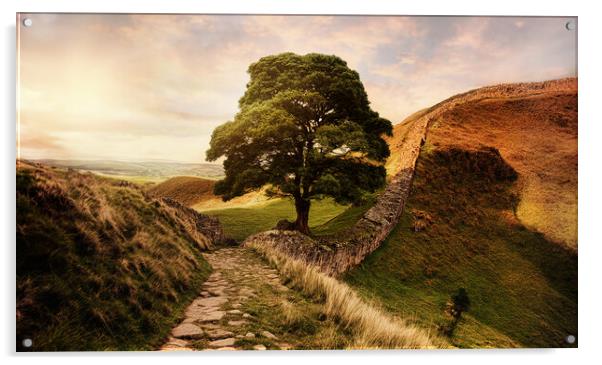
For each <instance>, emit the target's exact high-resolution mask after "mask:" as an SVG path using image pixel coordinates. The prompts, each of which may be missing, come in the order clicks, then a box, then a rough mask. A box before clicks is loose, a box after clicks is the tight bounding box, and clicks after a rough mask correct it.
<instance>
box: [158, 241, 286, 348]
mask: <svg viewBox="0 0 602 365" xmlns="http://www.w3.org/2000/svg"><path fill="white" fill-rule="evenodd" d="M203 255H204V257H205V258H206V259H207V261H208V262H209V263H210V264H211V266H212V267H213V269H214V271H213V272H212V273H211V275H210V276H209V278H208V279H207V281H206V282H205V283H204V284H203V286H202V289H201V290H202V291H201V293H200V296H199V297H198V298H196V299H195V300H194V301H193V302H192V303H191V304H190V306H189V307H188V308H187V309H186V312H185V318H184V320H183V321H182V322H181V323H180V324H179V325H177V326H176V327H175V328H173V329H172V331H171V335H170V337H169V338H168V340H167V342H166V343H165V344H164V345H163V346H162V347H161V350H162V351H193V350H222V351H224V350H237V349H241V347H240V346H239V344H241V343H242V344H245V343H246V345H247V346H246V348H248V349H251V348H252V349H255V350H266V349H268V347H269V348H272V349H289V348H291V345H290V344H287V343H283V342H279V339H278V337H277V336H276V335H274V334H272V333H270V332H269V331H266V330H262V329H261V328H260V323H259V324H258V323H257V321H256V320H257V319H256V318H255V317H254V316H253V315H251V314H250V313H247V312H245V307H246V304H247V303H248V302H250V301H252V300H253V299H258V293H259V292H261V293H263V294H262V296H263V295H264V293H266V292H267V293H268V294H270V295H272V296H273V295H276V296H277V295H278V294H279V293H282V294H285V293H286V292H287V291H288V290H289V288H288V287H286V286H285V285H283V284H281V282H280V277H279V275H278V271H277V270H276V269H273V268H271V267H269V266H268V265H267V264H266V263H265V262H264V261H263V260H262V259H260V258H259V257H258V256H257V255H256V254H255V253H253V252H252V251H250V250H248V249H244V248H222V249H219V250H216V251H213V252H210V253H205V254H203ZM270 295H268V296H270ZM258 326H259V327H258ZM249 328H253V329H255V331H249ZM250 346H252V347H250Z"/></svg>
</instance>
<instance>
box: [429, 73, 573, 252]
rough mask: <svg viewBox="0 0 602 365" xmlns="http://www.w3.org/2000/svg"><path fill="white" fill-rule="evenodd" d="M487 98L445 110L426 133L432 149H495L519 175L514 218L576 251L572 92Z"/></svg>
mask: <svg viewBox="0 0 602 365" xmlns="http://www.w3.org/2000/svg"><path fill="white" fill-rule="evenodd" d="M576 86H577V85H576V82H575V83H574V84H573V87H568V88H566V89H561V90H552V91H550V92H547V93H538V94H535V95H527V96H521V97H505V98H503V97H502V98H487V99H481V100H475V101H472V102H469V103H465V104H462V105H459V106H456V107H454V108H453V109H450V110H448V111H447V112H445V113H444V114H442V115H441V116H440V118H439V119H438V120H437V121H436V122H435V123H434V124H433V125H432V127H431V128H430V130H429V142H430V143H431V144H432V146H434V147H444V146H450V145H454V146H460V147H462V148H471V147H474V146H478V145H485V146H492V147H495V148H497V149H498V150H499V151H500V153H501V154H502V157H503V158H504V159H505V160H506V161H507V162H508V163H509V164H510V165H511V166H512V167H513V168H514V169H516V171H517V172H518V174H519V181H518V183H517V189H518V193H519V195H520V202H519V205H518V207H517V216H518V219H520V221H521V222H523V223H524V224H525V225H526V226H528V227H530V228H532V229H534V230H537V231H539V232H542V233H543V234H545V235H546V237H548V238H549V239H551V240H553V241H555V242H558V243H561V244H564V245H566V246H569V247H572V248H576V247H577V89H576Z"/></svg>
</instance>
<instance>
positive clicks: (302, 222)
mask: <svg viewBox="0 0 602 365" xmlns="http://www.w3.org/2000/svg"><path fill="white" fill-rule="evenodd" d="M310 204H311V203H310V201H309V200H305V199H303V198H298V199H295V209H296V210H297V220H296V221H295V229H296V230H297V231H299V232H301V233H303V234H306V235H309V206H310Z"/></svg>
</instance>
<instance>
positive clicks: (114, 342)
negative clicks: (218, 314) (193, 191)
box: [16, 161, 223, 351]
mask: <svg viewBox="0 0 602 365" xmlns="http://www.w3.org/2000/svg"><path fill="white" fill-rule="evenodd" d="M16 185H17V262H16V265H17V325H16V326H17V344H18V346H20V344H21V341H22V339H23V338H26V337H29V338H32V339H33V349H34V350H37V351H42V350H43V351H50V350H63V351H67V350H106V349H113V350H127V349H136V350H141V349H152V348H154V347H156V346H157V345H158V344H159V343H160V342H161V341H162V339H163V338H164V337H165V336H166V335H167V333H168V332H169V330H170V328H171V327H172V326H173V324H174V323H175V322H176V321H177V320H178V319H179V317H180V316H181V315H182V312H183V310H184V308H185V306H186V305H187V304H188V303H189V302H190V301H191V300H192V299H193V298H194V297H195V296H196V295H197V293H198V291H197V290H198V288H199V287H200V285H201V283H203V282H204V281H205V279H206V278H207V276H208V275H209V272H210V267H209V265H208V263H207V262H206V261H205V259H204V258H203V257H202V255H201V251H203V250H206V249H208V248H210V247H211V246H212V245H213V243H214V242H215V241H217V240H219V237H221V235H223V233H221V231H219V229H217V230H215V229H214V228H215V225H214V223H215V222H214V221H213V220H211V219H209V218H207V217H206V216H202V215H200V214H198V213H196V212H194V211H193V210H191V209H187V208H185V207H182V206H180V205H178V204H177V203H174V202H172V201H168V200H153V199H151V198H150V197H148V196H147V195H146V194H145V193H144V191H143V189H142V188H140V187H139V186H137V185H135V184H131V183H127V182H124V181H115V180H114V179H107V178H102V177H98V176H95V175H93V174H90V173H82V172H77V171H73V170H64V169H59V168H50V167H47V166H44V165H40V164H34V163H28V162H23V161H19V162H18V163H17V184H16ZM18 350H24V349H23V348H18Z"/></svg>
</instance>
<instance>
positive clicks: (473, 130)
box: [314, 80, 577, 347]
mask: <svg viewBox="0 0 602 365" xmlns="http://www.w3.org/2000/svg"><path fill="white" fill-rule="evenodd" d="M576 99H577V92H576V81H575V80H561V81H559V82H547V83H539V84H515V85H500V86H494V87H488V88H484V89H479V90H474V91H471V92H469V93H465V94H461V95H458V96H456V97H452V98H450V99H448V100H447V101H445V102H442V103H440V104H438V105H436V106H434V107H432V108H429V109H427V110H426V113H431V114H429V117H431V115H432V122H431V123H432V125H431V128H430V130H429V132H428V136H427V140H426V143H425V145H424V146H423V148H422V150H421V154H420V158H419V160H418V163H417V167H416V174H415V177H414V182H413V186H412V191H411V193H410V198H409V200H408V202H407V205H406V209H405V212H404V214H403V215H402V217H401V219H400V222H399V224H398V226H397V227H396V229H395V230H394V231H393V232H392V234H391V235H390V236H389V237H388V238H387V240H386V241H385V242H384V243H383V245H382V246H381V247H380V248H379V249H378V250H377V251H375V252H374V253H373V254H372V255H370V256H369V257H368V258H367V259H366V260H365V261H364V262H363V263H362V265H361V266H360V267H358V268H357V269H355V270H353V271H351V272H349V273H348V274H347V275H346V276H345V277H344V280H345V281H346V282H347V283H349V284H350V285H351V286H352V287H354V288H355V289H357V290H358V291H359V292H360V293H361V294H362V295H363V296H364V297H366V298H367V299H370V300H374V301H375V302H376V303H379V304H380V305H382V306H383V307H384V308H385V309H387V310H388V311H390V312H392V313H394V314H398V315H400V316H404V317H407V316H414V317H415V318H416V321H417V322H419V323H420V324H421V325H423V326H426V327H430V328H432V330H433V331H438V329H439V328H440V327H442V326H444V325H445V324H446V323H449V322H450V317H449V316H448V315H447V314H446V312H445V309H446V305H447V303H448V301H449V300H450V297H451V296H452V295H453V294H455V293H456V292H457V290H458V289H459V288H461V287H463V288H465V289H466V290H467V292H468V295H469V298H470V300H471V302H472V305H471V309H470V310H469V311H468V312H467V313H466V314H465V316H464V318H463V319H462V320H461V321H460V323H459V325H458V327H457V328H456V331H455V332H454V334H453V335H452V336H451V338H450V339H449V340H450V342H451V343H452V344H453V345H455V346H459V347H538V346H543V347H556V346H558V347H566V346H569V345H568V344H566V343H565V341H564V338H565V337H566V336H567V335H569V334H576V333H577V254H576V251H575V250H574V248H573V247H574V245H575V244H576V241H574V240H575V239H576V237H574V236H572V233H571V232H576V219H577V215H576V177H577V172H576V159H577V148H576V135H577V124H576ZM423 115H425V111H420V112H418V113H416V114H415V115H413V116H410V117H409V118H407V119H406V120H405V121H404V122H403V123H401V124H400V125H397V126H396V127H395V129H394V136H393V137H392V138H391V139H390V147H391V151H392V156H391V158H390V160H389V162H388V164H387V168H388V170H389V172H390V173H391V172H394V171H395V162H394V161H395V158H396V148H395V143H400V141H401V140H402V139H403V135H404V131H405V130H407V127H408V126H409V125H410V123H413V122H414V121H415V120H416V119H417V118H420V117H422V116H423ZM538 204H539V205H538ZM534 205H535V206H539V209H538V210H532V211H531V215H529V214H525V212H527V213H528V212H529V210H528V209H526V207H532V206H534ZM542 207H545V209H544V208H542ZM563 207H565V208H566V209H562V208H563ZM368 208H369V205H366V206H363V207H353V208H349V209H348V210H347V211H345V212H344V213H343V214H341V215H339V216H337V217H336V218H335V219H333V220H331V221H329V222H327V223H326V224H323V225H321V226H319V227H316V228H315V229H314V231H316V232H325V233H328V234H336V232H340V231H341V230H345V229H346V228H347V227H350V226H351V225H353V223H354V222H355V221H357V219H358V218H359V217H360V216H361V214H362V213H363V212H364V211H365V210H367V209H368ZM533 222H535V223H533ZM537 222H555V223H554V224H553V225H550V224H548V225H546V224H539V225H538V224H537ZM556 226H557V227H556ZM565 226H568V227H569V228H568V230H564V231H563V229H564V228H563V227H565ZM572 346H575V345H572Z"/></svg>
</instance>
